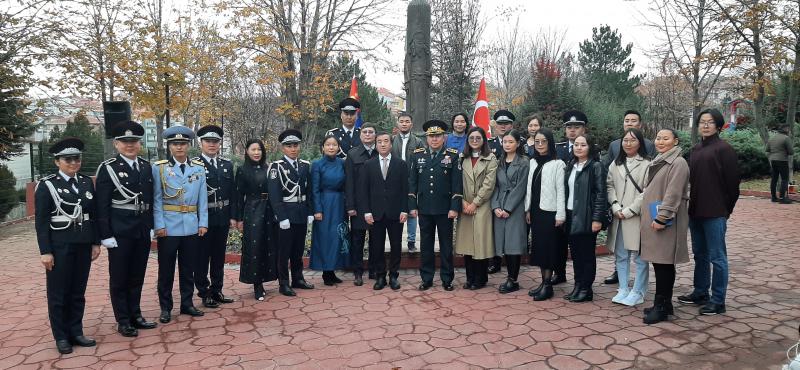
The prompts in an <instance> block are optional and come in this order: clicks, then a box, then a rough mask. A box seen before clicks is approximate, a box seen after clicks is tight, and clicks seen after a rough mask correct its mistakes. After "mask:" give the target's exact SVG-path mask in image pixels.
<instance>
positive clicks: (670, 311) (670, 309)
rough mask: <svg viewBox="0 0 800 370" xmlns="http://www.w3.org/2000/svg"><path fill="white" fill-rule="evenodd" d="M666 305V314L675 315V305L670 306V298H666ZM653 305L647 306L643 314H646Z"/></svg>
mask: <svg viewBox="0 0 800 370" xmlns="http://www.w3.org/2000/svg"><path fill="white" fill-rule="evenodd" d="M666 307H667V315H673V316H674V315H675V307H674V306H672V299H667V303H666ZM652 310H653V307H647V308H645V309H644V314H645V315H647V313H648V312H650V311H652Z"/></svg>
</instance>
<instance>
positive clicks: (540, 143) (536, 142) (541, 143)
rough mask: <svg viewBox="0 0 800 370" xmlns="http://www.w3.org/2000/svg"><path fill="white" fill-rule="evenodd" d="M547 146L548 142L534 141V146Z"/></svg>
mask: <svg viewBox="0 0 800 370" xmlns="http://www.w3.org/2000/svg"><path fill="white" fill-rule="evenodd" d="M545 144H547V140H546V139H545V140H534V141H533V145H545Z"/></svg>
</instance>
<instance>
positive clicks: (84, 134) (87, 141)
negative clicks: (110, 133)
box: [39, 112, 104, 176]
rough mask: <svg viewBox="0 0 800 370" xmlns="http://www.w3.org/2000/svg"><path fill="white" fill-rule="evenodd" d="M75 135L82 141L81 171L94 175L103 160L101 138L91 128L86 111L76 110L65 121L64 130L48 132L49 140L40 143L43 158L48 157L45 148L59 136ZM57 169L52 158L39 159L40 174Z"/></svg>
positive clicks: (59, 137)
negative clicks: (72, 115)
mask: <svg viewBox="0 0 800 370" xmlns="http://www.w3.org/2000/svg"><path fill="white" fill-rule="evenodd" d="M65 137H77V138H79V139H81V140H82V141H83V144H84V148H83V154H82V155H81V157H82V161H81V171H80V172H82V173H84V174H88V175H92V176H93V175H94V172H95V170H96V169H97V167H98V166H99V165H100V163H101V162H103V159H104V157H103V138H102V136H101V135H100V134H99V133H97V132H95V131H94V130H93V129H92V126H91V124H90V123H89V119H88V118H87V117H86V113H84V112H78V113H77V114H76V115H75V117H73V118H72V119H70V120H68V121H67V126H66V127H65V128H64V131H61V130H58V128H56V129H54V130H53V131H51V132H50V140H48V141H46V142H43V143H42V153H44V156H45V158H49V157H48V154H47V150H48V149H49V148H50V146H51V145H53V143H55V142H56V141H58V140H59V139H61V138H65ZM55 171H58V169H57V168H56V166H55V164H54V163H53V161H52V160H49V159H45V160H43V161H41V168H39V173H40V174H49V173H53V172H55Z"/></svg>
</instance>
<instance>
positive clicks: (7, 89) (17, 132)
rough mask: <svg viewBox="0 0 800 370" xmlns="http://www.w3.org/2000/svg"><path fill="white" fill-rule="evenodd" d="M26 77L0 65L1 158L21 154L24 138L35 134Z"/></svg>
mask: <svg viewBox="0 0 800 370" xmlns="http://www.w3.org/2000/svg"><path fill="white" fill-rule="evenodd" d="M23 84H24V79H23V78H20V77H19V76H17V75H16V74H15V73H14V72H13V71H11V70H10V69H8V68H5V66H0V160H4V161H7V160H9V159H11V158H12V157H14V156H18V155H21V154H22V152H23V150H24V144H25V143H24V140H25V138H27V137H28V136H30V135H31V134H33V130H34V127H33V125H32V124H31V122H32V121H33V115H32V114H30V113H29V112H26V108H27V102H26V101H25V93H26V91H27V90H26V89H25V88H24V87H23Z"/></svg>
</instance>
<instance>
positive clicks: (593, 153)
mask: <svg viewBox="0 0 800 370" xmlns="http://www.w3.org/2000/svg"><path fill="white" fill-rule="evenodd" d="M579 137H582V138H584V139H586V145H587V146H588V147H589V153H587V154H588V156H587V158H586V160H592V159H597V146H596V145H595V142H594V139H593V138H592V137H591V136H589V135H586V134H583V135H578V136H576V137H575V140H578V138H579ZM573 143H575V142H574V141H573ZM570 162H572V163H578V157H577V156H576V155H575V149H573V150H572V159H571V160H570Z"/></svg>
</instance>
